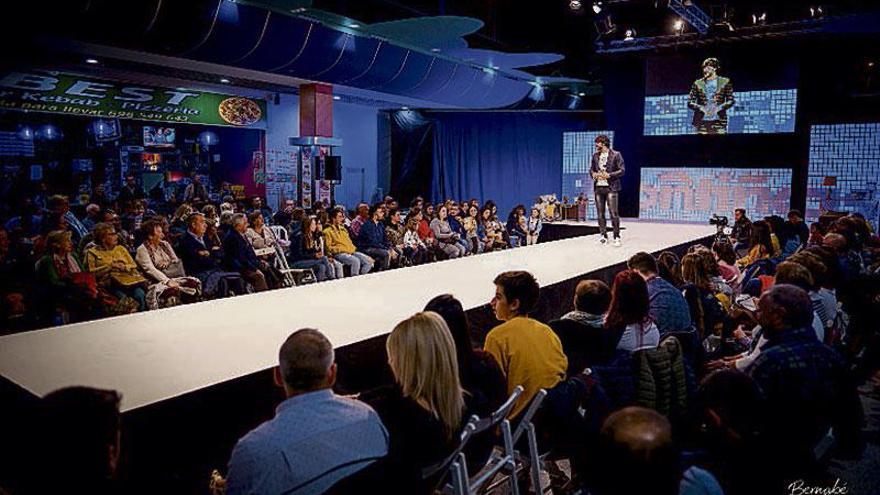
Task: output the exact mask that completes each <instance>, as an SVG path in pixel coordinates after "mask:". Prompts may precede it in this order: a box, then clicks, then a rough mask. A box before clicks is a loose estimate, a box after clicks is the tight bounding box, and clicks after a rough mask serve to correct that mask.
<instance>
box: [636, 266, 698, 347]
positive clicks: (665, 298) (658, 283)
mask: <svg viewBox="0 0 880 495" xmlns="http://www.w3.org/2000/svg"><path fill="white" fill-rule="evenodd" d="M626 264H627V267H628V268H629V269H630V270H632V271H634V272H636V273H638V274H639V275H640V276H641V277H642V278H643V279H645V283H646V284H647V286H648V300H649V302H650V310H649V312H650V315H651V319H652V320H653V321H654V323H655V324H656V325H657V329H658V330H659V331H660V335H661V336H665V335H666V334H668V333H671V332H689V331H692V330H693V329H694V327H693V324H692V322H691V314H690V309H689V307H688V304H687V301H685V299H684V296H682V294H681V291H680V290H679V289H677V288H675V287H674V286H673V285H672V284H670V283H669V282H667V281H666V280H665V279H663V278H662V277H660V276H659V275H658V273H659V271H660V269H659V267H658V266H657V260H655V259H654V257H653V256H652V255H650V254H648V253H644V252H642V253H636V254H635V255H634V256H632V257H631V258H630V259H629V260H628V261H627V263H626Z"/></svg>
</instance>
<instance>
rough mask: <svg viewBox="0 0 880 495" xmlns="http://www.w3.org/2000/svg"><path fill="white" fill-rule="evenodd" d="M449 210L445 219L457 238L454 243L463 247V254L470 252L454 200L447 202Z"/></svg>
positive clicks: (465, 232)
mask: <svg viewBox="0 0 880 495" xmlns="http://www.w3.org/2000/svg"><path fill="white" fill-rule="evenodd" d="M446 208H447V209H448V211H449V215H447V217H446V219H447V220H448V221H449V228H451V229H452V231H453V232H455V234H456V235H457V236H458V239H457V240H456V241H455V243H456V244H458V245H459V246H461V247H462V248H463V249H464V254H465V255H468V254H471V250H470V243H469V242H468V239H467V231H466V230H465V228H464V224H463V223H462V220H463V219H462V218H461V211H460V210H459V206H458V204H456V203H455V202H454V201H453V202H451V203H449V205H447V206H446Z"/></svg>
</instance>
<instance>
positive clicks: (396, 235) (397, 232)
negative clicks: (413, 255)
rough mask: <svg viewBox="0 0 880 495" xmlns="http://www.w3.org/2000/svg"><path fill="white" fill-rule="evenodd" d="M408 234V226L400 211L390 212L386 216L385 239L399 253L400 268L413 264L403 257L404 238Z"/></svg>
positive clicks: (395, 209) (394, 209)
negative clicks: (403, 220) (404, 222)
mask: <svg viewBox="0 0 880 495" xmlns="http://www.w3.org/2000/svg"><path fill="white" fill-rule="evenodd" d="M405 234H406V226H405V225H404V224H403V222H402V221H401V217H400V210H398V209H397V208H392V209H390V210H388V214H387V215H386V216H385V238H386V239H388V243H389V244H390V245H391V248H392V249H394V251H395V252H397V263H398V264H399V265H400V266H406V265H409V264H411V263H410V258H408V257H405V256H401V255H402V254H403V236H404V235H405Z"/></svg>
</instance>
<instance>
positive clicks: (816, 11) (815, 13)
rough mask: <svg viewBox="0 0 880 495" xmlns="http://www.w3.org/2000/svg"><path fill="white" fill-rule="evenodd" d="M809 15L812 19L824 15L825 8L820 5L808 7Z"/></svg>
mask: <svg viewBox="0 0 880 495" xmlns="http://www.w3.org/2000/svg"><path fill="white" fill-rule="evenodd" d="M810 17H812V18H813V19H819V18H821V17H825V9H823V8H822V6H821V5H816V6H815V7H810Z"/></svg>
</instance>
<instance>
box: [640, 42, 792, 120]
mask: <svg viewBox="0 0 880 495" xmlns="http://www.w3.org/2000/svg"><path fill="white" fill-rule="evenodd" d="M797 79H798V71H797V65H796V64H794V63H791V62H785V61H781V60H778V59H775V58H773V57H751V58H746V57H736V56H727V55H723V54H715V53H711V52H707V53H704V54H703V56H699V57H697V56H691V55H679V56H666V57H659V56H658V57H653V58H649V59H648V61H647V65H646V83H645V119H644V135H645V136H674V135H683V134H716V135H717V134H769V133H785V132H794V130H795V115H796V114H797Z"/></svg>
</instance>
